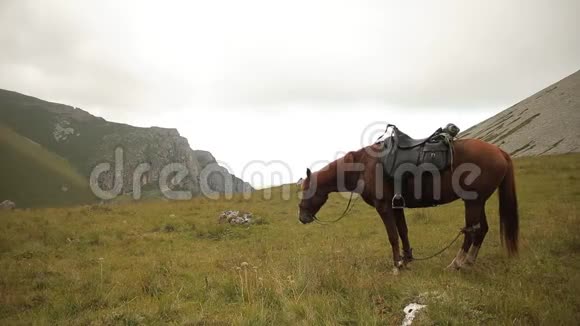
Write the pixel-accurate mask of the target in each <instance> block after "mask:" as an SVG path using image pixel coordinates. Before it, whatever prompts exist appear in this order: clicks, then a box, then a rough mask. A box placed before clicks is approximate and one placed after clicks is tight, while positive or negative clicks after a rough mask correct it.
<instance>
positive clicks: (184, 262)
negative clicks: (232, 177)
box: [0, 155, 580, 325]
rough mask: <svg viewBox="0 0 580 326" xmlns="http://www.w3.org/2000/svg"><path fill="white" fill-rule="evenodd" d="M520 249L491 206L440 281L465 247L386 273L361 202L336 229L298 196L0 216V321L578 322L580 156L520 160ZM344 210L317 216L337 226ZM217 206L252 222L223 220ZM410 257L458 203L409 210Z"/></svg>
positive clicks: (445, 230) (439, 238)
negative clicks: (301, 206)
mask: <svg viewBox="0 0 580 326" xmlns="http://www.w3.org/2000/svg"><path fill="white" fill-rule="evenodd" d="M516 165H517V174H516V177H517V186H518V195H519V201H520V216H521V253H520V256H519V258H516V259H510V258H507V255H506V253H505V251H504V250H503V248H502V247H501V245H500V240H499V231H498V224H499V222H498V208H497V201H496V198H495V196H494V198H493V200H491V201H490V203H488V207H487V215H488V220H489V222H490V227H491V229H490V232H489V234H488V236H487V238H486V241H485V242H484V245H483V248H482V251H481V253H480V256H479V259H478V262H477V265H476V266H474V267H472V268H470V269H466V270H462V271H459V272H450V271H445V270H444V267H445V266H446V265H447V264H448V263H449V262H450V261H451V260H452V258H453V256H454V254H455V253H456V251H457V249H458V247H459V244H456V245H454V246H453V247H452V248H451V249H450V250H449V251H447V252H445V253H444V254H442V255H441V256H439V257H436V258H434V259H432V260H429V261H424V262H419V261H417V262H414V263H412V264H411V265H410V267H409V268H408V269H407V270H404V271H403V272H402V273H400V274H399V275H393V274H392V273H391V256H390V247H389V245H388V242H387V237H386V232H385V231H384V227H383V225H382V223H381V222H380V219H379V218H378V216H377V215H376V213H375V212H374V210H373V209H372V208H370V207H367V206H365V205H364V204H362V202H360V201H358V202H357V203H356V204H355V207H354V209H353V211H352V213H351V214H350V215H349V216H348V217H346V218H345V219H343V220H341V221H340V222H339V223H337V224H333V225H329V226H321V225H317V224H311V225H306V226H303V225H300V224H299V223H298V219H297V199H296V196H295V193H294V191H296V189H293V192H292V198H291V200H288V201H284V200H281V198H280V197H281V194H280V188H277V189H273V198H272V199H270V200H264V199H262V198H261V197H262V194H263V192H256V193H255V194H254V197H253V198H252V199H250V200H244V199H242V198H241V197H239V196H238V197H235V198H234V199H232V200H219V201H210V200H207V199H203V198H199V199H194V200H192V201H188V202H162V201H149V202H141V203H123V204H119V205H111V206H84V207H76V208H69V209H30V210H17V211H15V212H2V213H0V271H1V273H0V324H49V325H53V324H71V325H79V324H97V325H98V324H107V325H108V324H119V325H137V324H163V323H173V324H189V325H219V324H224V325H225V324H241V325H263V324H275V325H296V324H302V325H312V324H320V325H340V324H343V325H372V324H377V325H384V324H400V323H401V321H402V319H403V317H404V314H403V312H402V309H403V307H404V306H405V305H407V304H408V303H410V302H419V303H423V304H426V305H427V308H426V309H425V310H424V311H422V312H420V314H419V316H418V317H417V319H416V320H415V324H417V325H425V324H427V325H431V324H437V325H447V324H455V325H457V324H461V325H463V324H467V325H469V324H472V325H475V324H489V325H498V324H499V325H501V324H503V325H508V324H509V325H513V324H516V325H558V324H560V325H577V324H578V321H579V320H580V312H579V311H580V295H579V293H580V258H579V253H580V220H579V215H578V213H579V211H578V199H579V198H580V185H579V184H578V176H577V171H578V169H579V168H580V155H564V156H552V157H541V158H526V159H519V160H517V161H516ZM345 204H346V199H344V198H340V197H339V196H333V197H332V198H331V199H330V201H329V202H328V203H327V205H326V206H325V207H324V208H323V210H322V211H321V213H320V217H321V218H327V219H328V218H332V217H335V216H337V214H340V212H342V210H343V209H344V205H345ZM225 209H240V210H244V211H251V212H253V213H254V214H255V215H257V216H259V217H261V223H259V224H255V225H251V226H249V227H232V226H224V225H219V224H217V216H218V214H219V213H220V212H221V211H222V210H225ZM407 219H408V223H409V228H410V236H411V241H412V245H413V247H414V248H415V254H416V255H417V256H424V255H427V254H430V253H432V252H435V251H437V250H438V249H440V248H441V247H443V246H444V245H445V244H446V243H447V242H448V241H449V240H451V239H452V238H453V237H454V236H455V234H456V232H457V230H458V228H459V227H461V226H462V225H463V207H462V204H461V203H460V202H457V203H454V204H451V205H447V206H442V207H437V208H431V209H424V210H408V211H407Z"/></svg>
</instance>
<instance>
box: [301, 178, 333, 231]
mask: <svg viewBox="0 0 580 326" xmlns="http://www.w3.org/2000/svg"><path fill="white" fill-rule="evenodd" d="M317 181H318V180H317V176H316V174H313V173H312V172H311V171H310V169H306V179H304V180H303V181H302V199H301V200H300V204H299V205H298V207H299V209H300V212H299V214H298V219H299V220H300V222H301V223H302V224H308V223H311V222H312V221H314V219H315V216H316V213H318V211H319V210H320V208H321V207H322V205H324V203H326V200H327V199H328V193H327V192H323V191H321V189H320V187H318V186H317Z"/></svg>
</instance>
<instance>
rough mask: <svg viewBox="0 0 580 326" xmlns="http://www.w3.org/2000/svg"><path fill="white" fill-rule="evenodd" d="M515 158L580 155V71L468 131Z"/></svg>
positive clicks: (463, 134) (467, 134)
mask: <svg viewBox="0 0 580 326" xmlns="http://www.w3.org/2000/svg"><path fill="white" fill-rule="evenodd" d="M459 136H460V137H461V138H479V139H481V140H484V141H487V142H490V143H493V144H496V145H498V146H499V147H501V148H502V149H503V150H505V151H506V152H508V153H510V154H511V155H512V156H535V155H550V154H564V153H570V152H580V71H577V72H575V73H574V74H572V75H570V76H568V77H566V78H564V79H562V80H561V81H559V82H557V83H555V84H553V85H551V86H549V87H547V88H545V89H543V90H541V91H539V92H537V93H536V94H534V95H532V96H530V97H528V98H526V99H525V100H523V101H521V102H519V103H517V104H515V105H513V106H512V107H510V108H508V109H506V110H504V111H502V112H500V113H498V114H496V115H495V116H493V117H491V118H489V119H487V120H485V121H483V122H481V123H479V124H477V125H475V126H473V127H471V128H469V129H467V130H466V131H464V132H463V133H461V134H460V135H459Z"/></svg>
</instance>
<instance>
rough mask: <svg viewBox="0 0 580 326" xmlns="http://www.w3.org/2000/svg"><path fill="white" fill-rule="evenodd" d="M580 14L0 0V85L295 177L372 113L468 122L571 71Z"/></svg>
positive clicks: (550, 8) (357, 5)
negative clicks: (279, 167) (160, 130)
mask: <svg viewBox="0 0 580 326" xmlns="http://www.w3.org/2000/svg"><path fill="white" fill-rule="evenodd" d="M579 14H580V1H578V0H574V1H534V0H527V1H505V0H503V1H496V0H493V1H489V0H488V1H478V2H474V1H428V2H427V1H426V2H419V1H392V2H391V1H384V0H377V1H360V0H358V1H339V0H331V1H314V0H310V1H302V0H293V1H274V0H265V1H252V0H250V1H248V0H246V1H237V0H231V1H215V0H214V1H119V0H115V1H73V0H71V1H42V2H39V1H23V0H14V1H10V0H8V1H7V0H0V88H3V89H9V90H14V91H18V92H21V93H25V94H28V95H33V96H36V97H39V98H42V99H46V100H51V101H55V102H60V103H65V104H70V105H73V106H77V107H81V108H82V109H84V110H86V111H89V112H91V113H93V114H95V115H99V116H102V117H104V118H106V119H108V120H111V121H117V122H124V123H129V124H134V125H139V126H152V125H156V126H162V127H175V128H178V129H179V131H180V133H181V134H182V135H184V136H185V137H187V138H188V139H189V143H190V145H191V146H192V147H193V148H194V149H205V150H209V151H211V152H212V153H213V154H214V155H215V156H216V158H217V159H218V160H220V161H222V162H223V163H224V164H225V165H227V166H228V167H229V168H230V169H231V170H232V172H234V173H235V174H237V175H241V174H242V171H243V168H244V166H245V165H247V163H248V162H250V161H252V160H264V161H271V160H281V161H284V162H286V163H287V164H288V165H289V167H290V168H291V171H292V173H293V174H292V175H288V173H285V176H284V179H285V180H283V181H284V182H289V181H291V180H295V179H298V178H299V177H300V176H301V175H302V174H303V170H304V168H305V167H306V166H309V165H312V164H314V163H315V162H316V161H320V160H332V159H335V158H336V155H337V153H339V152H341V151H348V150H352V149H357V148H359V147H361V146H362V145H365V144H369V143H370V142H372V140H371V139H372V138H373V137H374V135H375V134H376V132H375V131H376V130H378V129H381V128H382V126H381V125H378V124H373V123H374V122H376V121H388V122H391V123H396V124H397V125H399V126H400V127H401V128H402V129H404V130H407V131H409V133H410V134H411V135H412V136H416V137H419V136H424V135H427V134H428V133H429V132H431V131H432V130H434V129H436V128H437V127H439V126H441V125H444V124H446V123H447V122H455V123H456V124H457V125H459V126H460V127H461V128H462V129H466V128H467V127H469V126H470V125H473V124H475V123H477V122H479V121H481V120H482V119H485V118H487V117H489V116H491V115H493V114H495V113H497V112H499V111H501V110H503V109H505V108H507V107H509V106H510V105H512V104H514V103H516V102H518V101H519V100H521V99H523V98H525V97H527V96H529V95H531V94H532V93H534V92H536V91H538V90H540V89H542V88H544V87H545V86H547V85H549V84H550V83H553V82H556V81H558V80H560V79H561V78H563V77H565V76H567V75H570V74H572V73H573V72H575V71H577V70H578V69H580V33H579V31H580V19H578V17H579ZM417 118H420V121H417ZM368 125H372V126H371V127H370V129H372V130H371V131H369V130H370V129H369V130H367V131H366V132H365V131H364V130H365V127H366V126H368ZM363 134H364V135H363ZM361 135H362V136H361ZM361 138H362V141H361ZM246 174H247V171H246ZM278 182H279V181H275V180H274V181H271V180H266V181H265V183H266V184H269V183H278ZM254 184H255V185H256V186H260V184H259V182H258V181H254Z"/></svg>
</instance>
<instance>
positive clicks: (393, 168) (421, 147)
mask: <svg viewBox="0 0 580 326" xmlns="http://www.w3.org/2000/svg"><path fill="white" fill-rule="evenodd" d="M389 128H392V131H391V135H390V137H388V138H386V139H385V140H384V141H383V142H382V143H383V152H382V157H381V162H382V164H383V171H384V173H385V175H386V176H387V177H388V178H389V179H391V180H392V181H394V190H395V192H394V193H395V196H394V197H393V208H403V207H405V200H404V198H403V196H402V184H403V182H404V181H405V178H406V175H408V174H409V173H410V174H413V175H416V176H418V175H420V174H422V173H424V172H426V171H431V172H434V171H439V172H441V171H444V170H446V169H448V168H449V167H450V166H451V163H452V160H453V150H452V146H453V139H454V138H455V136H457V134H458V133H459V128H457V126H455V125H454V124H448V125H447V126H446V127H445V128H439V129H437V130H436V131H435V132H434V133H433V134H432V135H431V136H429V137H427V138H423V139H414V138H411V137H410V136H409V135H407V134H405V133H404V132H402V131H400V130H399V129H398V128H397V127H396V126H395V125H388V126H387V130H388V129H389Z"/></svg>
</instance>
